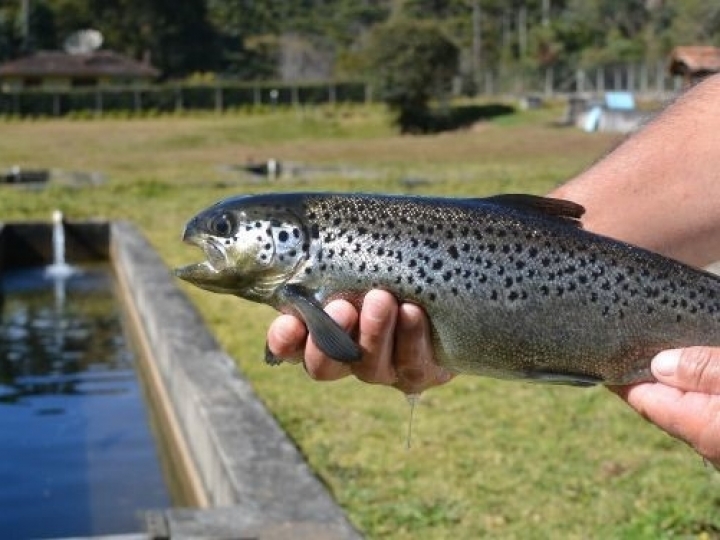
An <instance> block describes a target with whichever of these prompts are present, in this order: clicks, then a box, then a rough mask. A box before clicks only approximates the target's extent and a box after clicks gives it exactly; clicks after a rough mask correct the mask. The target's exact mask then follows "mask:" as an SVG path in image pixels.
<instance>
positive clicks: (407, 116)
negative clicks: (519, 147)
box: [396, 103, 515, 134]
mask: <svg viewBox="0 0 720 540" xmlns="http://www.w3.org/2000/svg"><path fill="white" fill-rule="evenodd" d="M514 113H515V108H514V107H512V106H510V105H506V104H504V103H488V104H486V105H463V106H460V107H451V108H449V109H445V110H401V111H400V112H399V113H398V116H397V119H396V123H397V125H398V127H399V128H400V131H401V132H402V133H408V134H422V133H440V132H442V131H453V130H456V129H464V128H468V127H470V126H472V125H473V124H475V123H476V122H479V121H481V120H491V119H493V118H496V117H498V116H505V115H509V114H514Z"/></svg>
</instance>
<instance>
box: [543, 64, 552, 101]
mask: <svg viewBox="0 0 720 540" xmlns="http://www.w3.org/2000/svg"><path fill="white" fill-rule="evenodd" d="M554 75H555V70H554V69H553V66H546V67H545V90H544V94H545V96H546V97H549V96H552V94H553V87H554V85H555V81H554Z"/></svg>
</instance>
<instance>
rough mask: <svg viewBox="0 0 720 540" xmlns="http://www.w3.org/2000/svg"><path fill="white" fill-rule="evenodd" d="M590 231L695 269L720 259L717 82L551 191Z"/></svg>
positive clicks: (718, 79)
mask: <svg viewBox="0 0 720 540" xmlns="http://www.w3.org/2000/svg"><path fill="white" fill-rule="evenodd" d="M550 195H551V196H553V197H558V198H565V199H570V200H572V201H575V202H577V203H580V204H582V205H583V206H585V208H586V211H587V213H586V215H585V217H584V218H583V223H584V225H585V227H586V228H587V229H589V230H592V231H595V232H598V233H601V234H604V235H607V236H612V237H615V238H619V239H622V240H625V241H627V242H630V243H633V244H637V245H640V246H643V247H646V248H648V249H651V250H653V251H657V252H659V253H662V254H664V255H667V256H669V257H673V258H675V259H679V260H681V261H683V262H686V263H689V264H693V265H696V266H704V265H706V264H709V263H711V262H714V261H717V260H720V234H719V233H720V77H718V76H715V77H711V78H709V79H707V80H706V81H704V82H703V83H701V84H699V85H698V86H696V87H694V88H692V89H691V90H689V91H688V92H687V93H685V94H684V95H683V96H681V97H680V98H679V99H678V100H677V101H676V102H675V103H673V104H672V105H671V106H669V107H668V108H667V109H666V110H665V111H664V112H663V113H662V114H660V115H659V116H658V117H657V118H656V119H655V120H653V121H652V122H651V123H650V124H649V125H648V126H646V127H645V128H644V129H643V130H642V131H641V132H639V133H637V134H636V135H634V136H632V137H631V138H629V139H628V140H626V141H625V142H624V143H623V144H621V145H620V146H619V147H618V148H616V149H615V150H614V151H613V152H611V153H610V154H609V155H608V156H606V157H605V158H604V159H602V160H601V161H599V162H598V163H596V164H595V165H593V166H592V167H591V168H589V169H588V170H587V171H585V172H584V173H582V174H580V175H579V176H577V177H576V178H574V179H573V180H571V181H570V182H568V183H567V184H565V185H563V186H561V187H559V188H558V189H556V190H554V191H553V192H552V193H551V194H550Z"/></svg>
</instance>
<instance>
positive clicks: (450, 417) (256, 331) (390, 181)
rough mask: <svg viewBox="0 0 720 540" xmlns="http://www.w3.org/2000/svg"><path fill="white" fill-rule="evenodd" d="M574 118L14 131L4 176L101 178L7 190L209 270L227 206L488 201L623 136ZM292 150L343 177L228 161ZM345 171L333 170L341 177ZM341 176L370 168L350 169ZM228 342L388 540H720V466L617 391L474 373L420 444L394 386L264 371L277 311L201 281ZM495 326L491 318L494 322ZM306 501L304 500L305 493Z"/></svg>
mask: <svg viewBox="0 0 720 540" xmlns="http://www.w3.org/2000/svg"><path fill="white" fill-rule="evenodd" d="M559 116H560V111H559V110H543V111H532V112H525V113H517V114H516V115H514V116H513V117H511V118H509V117H503V118H498V119H496V120H494V121H488V122H485V123H480V124H478V125H476V126H474V127H473V128H471V129H467V130H463V131H460V132H456V133H446V134H439V135H432V136H423V137H401V136H398V135H396V134H394V132H393V130H392V129H391V128H390V127H389V125H388V121H387V118H386V116H385V115H384V114H383V112H382V111H381V110H380V109H379V108H356V107H349V108H342V107H341V108H338V109H334V110H333V109H324V108H319V109H312V110H307V111H304V112H294V111H276V112H274V113H271V114H265V115H257V116H250V115H248V116H239V115H227V116H213V115H202V116H185V117H163V118H155V119H131V120H117V119H113V120H109V119H107V120H95V121H88V120H83V121H72V120H34V121H15V120H11V121H4V122H2V123H0V170H2V169H5V168H6V167H10V166H12V165H14V164H17V165H20V166H24V167H30V168H37V167H48V168H58V169H63V170H68V171H72V170H95V171H101V172H102V173H104V174H105V175H106V178H107V182H106V183H104V184H102V185H100V186H97V187H87V188H82V189H76V188H71V187H63V186H60V185H58V186H51V187H49V188H48V189H45V190H42V191H29V190H25V189H18V188H15V187H8V186H0V221H9V220H20V219H28V218H40V219H43V220H48V219H49V218H50V213H51V211H52V210H53V209H55V208H60V209H61V210H63V211H64V212H65V214H66V215H67V217H68V218H69V219H79V218H85V217H102V218H107V219H127V220H131V221H133V222H134V223H136V224H137V225H138V226H139V227H140V228H141V229H142V230H143V231H144V232H145V234H146V235H147V236H148V238H149V239H150V240H151V242H152V243H153V244H154V246H155V247H156V248H157V249H158V251H159V252H160V253H161V255H162V257H163V258H164V260H165V261H166V262H167V264H168V265H169V266H177V265H180V264H185V263H188V262H194V261H196V260H198V259H199V258H200V253H199V251H197V250H195V249H192V248H190V247H188V246H185V245H184V244H182V243H181V242H180V239H179V235H180V231H181V230H182V226H183V224H184V222H185V221H186V220H187V219H188V218H189V217H191V216H192V215H193V214H194V213H195V212H196V211H198V210H200V209H202V208H204V207H205V206H207V205H208V204H210V203H211V202H214V201H216V200H218V199H220V198H222V197H225V196H228V195H231V194H237V193H241V192H245V193H250V192H259V191H267V190H270V189H277V190H301V189H302V190H356V191H357V190H362V191H383V192H396V193H397V192H403V191H407V190H408V189H411V188H410V187H408V186H407V185H406V184H405V183H403V182H402V181H401V180H402V179H407V178H415V179H423V180H426V182H424V183H422V184H419V185H415V186H414V187H412V190H413V193H420V194H443V195H472V196H482V195H486V194H492V193H500V192H510V191H514V192H530V193H544V192H546V191H548V190H549V189H550V188H551V187H553V186H554V185H556V184H557V183H558V182H560V181H562V180H563V179H566V178H569V177H570V176H572V175H573V174H574V173H576V172H578V171H579V170H581V169H582V168H584V167H586V166H588V165H589V164H590V163H592V162H593V161H594V160H596V159H597V158H599V157H600V156H602V155H603V153H605V152H606V151H607V150H608V149H609V148H611V147H612V146H613V145H614V144H616V143H617V141H618V138H617V137H616V136H611V135H602V134H592V135H589V134H585V133H581V132H579V131H576V130H574V129H567V128H557V127H553V126H552V125H551V122H552V120H554V119H556V118H558V117H559ZM268 157H275V158H278V159H280V160H288V161H292V162H302V163H307V164H312V165H314V166H317V167H324V168H325V169H326V170H325V171H324V172H323V173H322V174H317V175H316V176H312V175H310V176H307V177H305V176H303V177H301V178H295V179H291V180H279V181H277V182H276V183H273V184H267V183H257V182H250V181H248V179H247V178H243V177H241V176H240V175H239V174H237V173H233V172H230V171H229V170H228V169H227V167H226V166H227V165H232V164H242V163H244V162H246V161H247V160H249V159H256V160H259V159H266V158H268ZM331 166H332V167H331ZM332 168H337V170H340V169H341V168H345V169H349V168H352V169H355V170H358V171H362V172H364V173H365V174H354V175H349V176H343V174H341V173H340V172H338V173H337V174H333V173H328V172H327V170H330V169H332ZM183 287H184V288H185V290H186V291H187V292H188V294H189V295H190V296H191V298H192V299H193V301H194V302H195V303H196V304H197V306H198V307H199V309H200V310H201V312H202V313H203V315H204V317H205V319H206V320H207V322H208V324H209V325H210V327H211V329H212V331H213V332H214V333H215V334H216V335H217V336H218V338H219V340H220V341H221V342H222V344H223V345H224V346H225V347H226V349H227V350H228V351H229V353H230V354H231V355H232V356H233V357H234V358H236V359H237V363H238V366H239V367H240V369H241V370H242V371H243V372H244V373H245V375H246V376H247V377H248V378H249V379H250V380H251V381H252V383H253V385H254V386H255V388H256V389H257V391H258V393H259V394H260V396H261V397H262V399H263V400H264V401H265V403H266V404H267V405H268V407H269V408H270V409H271V410H272V411H273V413H274V414H275V416H276V417H277V418H278V420H279V422H280V423H281V424H282V425H283V426H284V427H285V429H286V430H287V431H288V433H289V434H290V436H291V437H292V438H293V439H294V440H295V442H296V443H297V445H298V446H299V448H300V449H301V450H302V452H303V453H304V454H305V455H306V456H307V459H308V460H309V462H310V463H311V464H312V466H313V467H314V468H315V470H316V471H317V473H318V474H319V475H320V476H321V477H322V479H323V480H324V481H325V482H326V483H327V485H328V486H329V488H330V489H331V490H332V492H333V493H334V494H335V496H336V498H337V499H338V501H339V502H340V504H341V505H342V506H343V507H344V508H346V509H347V511H348V513H349V515H350V517H351V519H352V520H353V522H354V523H355V524H356V525H357V526H358V527H359V528H360V529H361V530H362V531H363V532H364V533H365V534H366V535H367V536H368V537H369V538H393V539H396V538H397V539H405V538H407V539H409V538H412V539H436V538H478V537H481V536H492V537H502V538H588V537H592V538H653V539H654V538H664V537H667V538H671V537H673V538H674V537H693V538H720V475H718V474H717V473H715V472H712V471H711V470H710V469H708V468H706V467H704V466H703V463H702V461H701V460H700V458H698V457H697V456H696V455H695V454H694V453H693V452H692V451H690V450H688V449H687V448H685V447H684V446H683V445H682V444H680V443H678V442H676V441H674V440H672V439H670V438H669V437H668V436H666V435H664V434H663V433H661V432H660V431H659V430H657V429H656V428H654V427H653V426H650V425H648V424H646V423H645V422H644V421H643V420H642V419H640V418H639V417H638V416H636V415H635V414H634V413H633V412H632V411H630V410H629V409H628V408H627V407H626V406H624V405H623V404H622V403H621V402H620V401H619V400H618V399H617V398H615V397H614V396H613V395H612V394H610V393H609V392H608V391H606V390H604V389H603V388H595V389H590V390H583V389H575V388H563V387H548V386H539V385H531V384H524V383H517V382H504V381H495V380H489V379H483V378H477V377H458V378H457V379H456V380H455V381H453V382H452V383H450V384H448V385H445V386H444V387H442V388H437V389H433V390H432V391H429V392H427V393H426V395H424V396H423V398H422V400H421V401H420V404H419V406H418V409H417V411H416V414H415V425H414V436H413V446H412V448H411V449H410V450H407V449H406V447H405V433H406V429H407V422H408V418H409V408H408V405H407V403H406V402H405V400H404V398H403V397H402V395H401V394H400V393H398V392H397V391H395V390H393V389H389V388H384V387H375V386H370V385H365V384H361V383H359V382H357V381H355V380H350V379H347V380H343V381H339V382H335V383H326V384H320V383H316V382H312V381H310V380H309V379H308V378H307V376H306V375H305V374H304V372H303V371H302V369H301V368H298V367H291V366H282V367H279V368H270V367H267V366H265V365H264V364H263V362H262V360H261V359H262V356H263V346H264V339H265V338H264V333H265V329H266V327H267V324H268V323H269V321H270V320H271V319H272V317H273V312H272V311H271V310H270V308H267V307H265V306H257V305H253V304H250V303H248V302H244V301H240V300H238V299H235V298H231V297H227V296H219V295H213V294H210V293H207V292H203V291H200V290H197V289H193V288H191V287H189V286H185V285H183ZM477 323H478V324H481V323H482V321H477ZM298 504H302V501H298Z"/></svg>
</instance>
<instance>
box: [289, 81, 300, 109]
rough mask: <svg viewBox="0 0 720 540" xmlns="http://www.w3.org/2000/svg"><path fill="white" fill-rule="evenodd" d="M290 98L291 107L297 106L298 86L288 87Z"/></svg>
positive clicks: (298, 98) (298, 100)
mask: <svg viewBox="0 0 720 540" xmlns="http://www.w3.org/2000/svg"><path fill="white" fill-rule="evenodd" d="M290 99H291V100H292V105H293V107H297V106H298V103H299V102H300V96H299V95H298V87H297V86H295V85H293V86H292V88H291V89H290Z"/></svg>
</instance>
